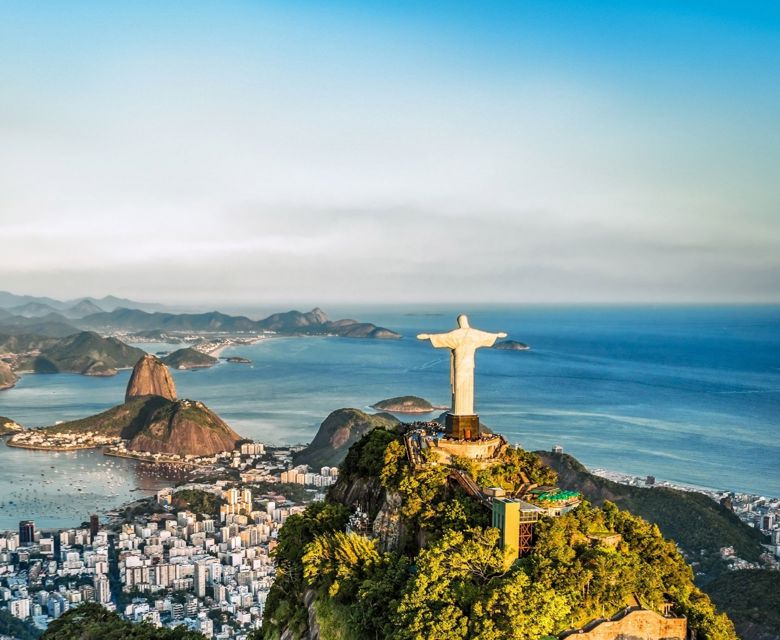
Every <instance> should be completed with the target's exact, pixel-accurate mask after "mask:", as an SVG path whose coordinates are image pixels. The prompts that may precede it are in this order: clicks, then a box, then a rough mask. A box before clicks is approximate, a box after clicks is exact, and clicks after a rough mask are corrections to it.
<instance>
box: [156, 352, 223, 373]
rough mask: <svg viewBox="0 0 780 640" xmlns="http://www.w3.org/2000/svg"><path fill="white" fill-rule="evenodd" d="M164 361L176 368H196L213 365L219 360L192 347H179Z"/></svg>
mask: <svg viewBox="0 0 780 640" xmlns="http://www.w3.org/2000/svg"><path fill="white" fill-rule="evenodd" d="M162 361H163V362H164V363H165V364H166V365H168V366H169V367H173V368H174V369H196V368H198V367H211V366H213V365H215V364H216V363H217V362H218V360H217V358H214V357H212V356H210V355H208V354H206V353H202V352H200V351H198V350H197V349H193V348H192V347H185V348H184V349H177V350H176V351H174V352H173V353H171V354H169V355H167V356H165V357H164V358H163V359H162Z"/></svg>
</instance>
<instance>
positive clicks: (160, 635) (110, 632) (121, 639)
mask: <svg viewBox="0 0 780 640" xmlns="http://www.w3.org/2000/svg"><path fill="white" fill-rule="evenodd" d="M205 638H206V636H204V635H202V634H200V633H196V632H194V631H187V630H186V629H185V628H184V627H176V628H175V629H158V628H157V627H155V626H154V625H151V624H148V623H141V624H134V623H132V622H128V621H127V620H122V618H120V617H119V616H118V615H117V614H116V613H113V612H111V611H108V610H107V609H105V608H104V607H103V606H101V605H99V604H96V603H94V602H88V603H85V604H82V605H79V606H78V607H76V608H75V609H71V610H70V611H68V612H67V613H65V614H64V615H63V616H62V617H60V618H58V619H57V620H54V621H52V623H51V624H50V625H49V628H48V629H47V630H46V632H45V633H44V634H43V635H42V636H41V640H205Z"/></svg>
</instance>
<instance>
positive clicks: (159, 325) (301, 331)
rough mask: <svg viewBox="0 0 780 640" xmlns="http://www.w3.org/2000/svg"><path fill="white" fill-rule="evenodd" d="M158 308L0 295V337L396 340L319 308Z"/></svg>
mask: <svg viewBox="0 0 780 640" xmlns="http://www.w3.org/2000/svg"><path fill="white" fill-rule="evenodd" d="M162 309H164V307H163V306H162V305H159V304H149V303H141V302H134V301H133V300H126V299H123V298H117V297H115V296H105V297H104V298H99V299H97V298H81V299H79V300H69V301H65V302H63V301H60V300H54V299H53V298H45V297H35V296H25V295H16V294H13V293H8V292H7V291H0V334H7V335H19V334H33V335H43V336H49V337H55V338H62V337H65V336H69V335H72V334H74V333H77V332H78V331H79V330H84V329H91V330H95V331H100V332H104V333H111V332H115V331H119V332H128V333H134V332H143V333H146V334H147V335H148V333H149V332H190V331H192V332H223V333H261V332H274V333H281V334H285V335H339V336H344V337H349V338H379V339H387V338H400V335H399V334H397V333H395V332H394V331H391V330H390V329H386V328H384V327H378V326H376V325H375V324H372V323H370V322H359V321H358V320H352V319H348V318H344V319H341V320H331V319H330V318H329V317H328V315H327V314H326V313H325V312H324V311H323V310H322V309H319V308H314V309H312V310H311V311H308V312H301V311H294V310H293V311H287V312H285V313H274V314H273V315H270V316H268V317H267V318H264V319H262V320H252V319H251V318H248V317H246V316H241V315H237V316H235V315H228V314H225V313H220V312H219V311H209V312H205V313H171V312H164V311H162Z"/></svg>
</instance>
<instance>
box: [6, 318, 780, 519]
mask: <svg viewBox="0 0 780 640" xmlns="http://www.w3.org/2000/svg"><path fill="white" fill-rule="evenodd" d="M328 311H329V312H330V315H331V316H332V317H356V318H359V319H361V320H370V321H371V322H375V323H376V324H379V325H382V326H386V327H388V328H391V329H394V330H395V331H398V332H399V333H401V334H402V335H403V338H402V339H401V340H388V341H384V340H365V339H348V338H335V337H333V338H326V337H301V338H298V337H295V338H271V339H267V340H264V341H262V342H260V343H258V344H255V345H251V346H243V347H235V348H231V349H228V350H226V351H224V352H223V354H222V355H223V356H230V355H240V356H245V357H247V358H250V359H251V360H252V363H253V364H251V365H242V364H230V363H226V362H222V363H220V364H219V365H217V366H215V367H213V368H211V369H207V370H199V371H174V372H173V374H174V378H175V382H176V387H177V390H178V392H179V396H180V397H188V398H192V399H199V400H202V401H204V402H205V403H206V404H207V405H209V406H210V407H211V408H212V409H214V410H215V411H217V412H218V413H219V414H220V415H221V416H222V417H223V418H224V419H225V420H226V421H227V422H228V423H229V424H231V426H233V428H234V429H235V430H236V431H238V432H239V433H241V434H242V435H245V436H248V437H251V438H254V439H257V440H262V441H265V442H269V443H297V442H307V441H309V440H311V438H312V437H313V436H314V434H315V432H316V429H317V426H318V425H319V423H320V422H321V421H322V420H323V419H324V418H325V417H326V416H327V415H328V413H329V412H330V411H332V410H334V409H337V408H340V407H358V408H362V409H367V408H368V407H369V406H370V405H371V404H373V403H375V402H377V401H378V400H382V399H384V398H388V397H391V396H397V395H407V394H413V395H419V396H422V397H424V398H426V399H427V400H430V401H431V402H432V403H433V404H442V405H445V404H448V402H449V394H450V388H449V353H448V352H447V351H446V350H436V349H433V348H432V347H431V346H430V343H428V342H421V341H418V340H416V339H415V334H416V333H418V332H422V331H424V332H442V331H446V330H449V329H450V328H454V326H455V317H456V315H457V314H458V313H460V312H466V313H468V314H469V317H470V320H471V324H472V326H475V327H477V328H480V329H484V330H486V331H506V332H507V333H508V334H509V338H511V339H514V340H519V341H522V342H525V343H527V344H529V345H530V347H531V349H530V350H529V351H498V350H490V349H482V350H480V351H479V352H478V354H477V369H476V405H477V411H478V412H479V414H480V416H481V419H482V421H483V422H485V423H486V424H488V425H489V426H490V427H491V428H493V430H494V431H498V432H500V433H502V434H504V435H505V436H506V437H507V439H508V440H509V441H510V442H513V443H514V442H516V443H520V444H521V445H522V446H523V447H525V448H528V449H548V448H550V447H552V446H553V445H556V444H559V445H561V446H563V448H564V450H565V451H567V452H568V453H571V454H572V455H574V456H575V457H577V458H578V459H579V460H580V461H581V462H583V463H584V464H585V465H587V466H589V467H604V468H607V469H610V470H613V471H620V472H624V473H629V474H634V475H654V476H656V477H657V478H658V479H663V480H669V481H673V482H678V483H684V484H689V485H694V486H701V487H711V488H722V489H730V490H735V491H740V492H749V493H756V494H764V495H773V496H780V438H778V427H780V306H723V307H710V306H701V307H688V306H658V307H656V306H626V307H619V306H525V307H505V308H496V307H491V308H483V307H475V308H471V309H469V308H443V307H425V308H421V307H409V308H351V309H346V308H341V309H338V308H334V309H328ZM145 348H147V349H148V350H150V351H152V352H154V351H158V350H165V349H173V348H176V347H175V346H167V345H145ZM128 377H129V372H127V371H123V372H120V374H119V375H117V376H116V377H113V378H87V377H83V376H78V375H68V374H57V375H26V376H24V377H23V379H22V380H21V381H20V383H19V384H18V386H17V387H16V388H14V389H11V390H9V391H4V392H0V415H5V416H9V417H12V418H14V419H16V420H17V421H19V422H20V423H22V424H24V425H26V426H40V425H47V424H52V423H54V422H55V421H57V420H68V419H73V418H77V417H83V416H86V415H90V414H93V413H96V412H98V411H101V410H103V409H106V408H108V407H111V406H113V405H115V404H118V403H119V402H121V401H122V399H123V394H124V388H125V385H126V384H127V380H128ZM48 455H50V454H45V453H44V454H41V453H37V454H31V453H30V452H26V451H22V450H13V449H9V448H7V447H5V446H3V445H0V480H2V481H3V484H4V485H5V486H9V484H11V485H12V484H13V483H18V482H25V480H27V481H29V477H26V476H25V473H26V466H25V464H24V461H25V460H31V461H32V459H33V456H34V457H35V464H36V465H39V464H40V465H41V466H43V463H41V462H39V457H40V456H48ZM25 456H27V458H25ZM80 456H81V457H80V458H79V459H80V460H82V461H81V462H80V463H79V465H78V466H76V467H74V470H73V473H78V472H79V471H80V469H79V468H78V467H80V466H82V465H83V464H84V463H83V459H84V456H94V457H96V459H97V458H100V460H103V459H104V458H103V457H102V456H101V455H100V454H99V453H82V454H80ZM52 460H54V459H53V458H52ZM62 461H63V457H60V458H58V460H57V462H58V463H61V462H62ZM51 464H54V462H52V463H51ZM47 466H48V465H47ZM2 501H3V496H2V494H0V503H1V502H2ZM3 515H5V514H0V519H2V517H3ZM17 515H19V514H18V513H14V514H13V515H11V514H10V513H8V516H9V518H10V519H13V518H16V516H17ZM29 515H31V516H34V515H35V514H29ZM2 526H3V522H0V527H2ZM51 526H54V525H51Z"/></svg>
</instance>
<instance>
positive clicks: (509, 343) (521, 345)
mask: <svg viewBox="0 0 780 640" xmlns="http://www.w3.org/2000/svg"><path fill="white" fill-rule="evenodd" d="M530 348H531V347H529V346H528V345H527V344H526V343H525V342H518V341H517V340H500V341H499V342H496V344H494V345H493V349H498V350H499V351H528V350H529V349H530Z"/></svg>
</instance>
